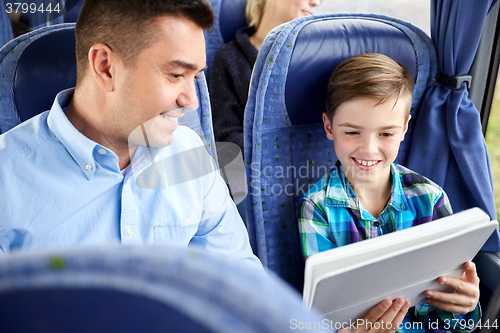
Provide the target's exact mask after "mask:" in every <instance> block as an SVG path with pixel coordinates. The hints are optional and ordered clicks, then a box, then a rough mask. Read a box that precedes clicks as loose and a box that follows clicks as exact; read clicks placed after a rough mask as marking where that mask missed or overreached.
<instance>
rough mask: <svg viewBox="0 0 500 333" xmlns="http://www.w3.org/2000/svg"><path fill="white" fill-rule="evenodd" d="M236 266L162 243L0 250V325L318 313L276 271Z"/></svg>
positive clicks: (66, 327) (95, 328)
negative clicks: (269, 272)
mask: <svg viewBox="0 0 500 333" xmlns="http://www.w3.org/2000/svg"><path fill="white" fill-rule="evenodd" d="M235 267H238V266H237V265H235V263H234V262H228V261H226V260H224V259H223V258H222V257H219V256H215V255H214V254H211V253H207V252H206V251H203V252H202V251H200V250H197V249H195V248H177V247H166V246H127V247H124V246H121V245H119V244H116V245H107V246H100V247H72V248H64V249H51V250H42V251H36V252H34V251H32V252H17V253H12V254H10V255H8V256H4V257H1V258H0V327H2V332H6V333H7V332H53V333H57V332H75V333H78V332H82V333H83V332H166V333H168V332H171V333H174V332H185V333H190V332H192V333H205V332H207V333H208V332H213V333H215V332H217V333H224V332H226V333H232V332H249V333H252V332H254V333H282V332H287V331H289V330H290V327H291V326H290V325H291V319H294V320H296V321H297V322H302V323H305V322H310V323H312V322H314V321H317V322H319V321H320V319H319V317H316V315H315V314H314V313H309V312H308V311H307V310H305V309H304V308H303V307H302V300H301V297H300V295H298V294H297V293H296V292H295V291H294V290H293V289H292V288H290V287H289V286H288V285H286V284H285V283H283V282H282V281H280V280H279V279H277V278H276V277H272V276H271V277H269V278H267V277H265V276H264V275H263V274H260V273H259V272H256V271H253V270H249V269H247V268H246V267H239V268H240V269H235ZM313 331H314V332H318V331H320V330H319V329H317V330H313ZM321 331H322V332H323V330H321ZM324 331H326V330H324ZM329 332H331V331H329Z"/></svg>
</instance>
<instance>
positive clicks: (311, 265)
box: [303, 208, 498, 325]
mask: <svg viewBox="0 0 500 333" xmlns="http://www.w3.org/2000/svg"><path fill="white" fill-rule="evenodd" d="M497 225H498V222H497V221H490V218H489V216H488V215H487V214H486V213H484V212H483V211H482V210H481V209H479V208H472V209H469V210H466V211H463V212H460V213H457V214H454V215H451V216H447V217H445V218H442V219H439V220H435V221H432V222H428V223H425V224H423V225H419V226H416V227H412V228H409V229H405V230H401V231H398V232H393V233H390V234H387V235H384V236H379V237H376V238H372V239H368V240H365V241H362V242H358V243H353V244H349V245H346V246H343V247H340V248H336V249H332V250H329V251H325V252H321V253H318V254H315V255H312V256H310V257H309V258H308V259H307V260H306V268H305V278H304V294H303V297H304V304H305V305H306V306H307V307H308V308H310V307H314V308H316V309H317V310H318V311H319V312H320V313H321V314H322V315H323V316H324V317H325V318H328V319H329V320H333V322H334V323H339V325H342V323H349V322H350V320H352V321H355V320H356V319H358V318H361V317H362V316H363V315H364V314H365V313H366V312H367V311H368V310H370V309H371V308H372V307H373V306H375V305H376V304H377V303H379V302H380V301H382V300H383V299H384V298H390V299H395V298H397V297H403V298H404V299H407V300H409V301H410V302H411V304H412V306H413V305H417V304H420V303H422V302H424V301H425V296H424V291H425V290H427V289H433V290H445V287H443V286H442V285H440V284H439V283H438V282H437V278H438V277H440V276H441V275H448V276H455V277H460V276H461V275H462V274H463V264H464V263H465V262H466V261H468V260H471V259H472V258H474V256H475V255H476V254H477V252H478V251H479V250H480V249H481V247H482V246H483V244H484V243H485V242H486V240H487V239H488V237H489V236H490V235H491V233H492V232H493V231H494V230H495V228H496V227H497Z"/></svg>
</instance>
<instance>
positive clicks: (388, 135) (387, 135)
mask: <svg viewBox="0 0 500 333" xmlns="http://www.w3.org/2000/svg"><path fill="white" fill-rule="evenodd" d="M381 135H382V136H384V137H390V136H393V135H394V134H392V133H382V134H381Z"/></svg>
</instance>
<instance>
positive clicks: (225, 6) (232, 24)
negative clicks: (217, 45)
mask: <svg viewBox="0 0 500 333" xmlns="http://www.w3.org/2000/svg"><path fill="white" fill-rule="evenodd" d="M245 6H246V0H223V1H222V4H221V9H220V17H219V27H220V32H221V34H222V39H224V43H228V42H230V41H232V40H233V39H234V35H235V34H236V30H238V29H240V28H243V27H246V26H247V25H248V24H247V21H246V18H245Z"/></svg>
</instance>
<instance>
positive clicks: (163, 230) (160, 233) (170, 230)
mask: <svg viewBox="0 0 500 333" xmlns="http://www.w3.org/2000/svg"><path fill="white" fill-rule="evenodd" d="M199 224H200V216H199V214H193V215H190V216H188V217H186V218H183V219H181V220H178V221H175V222H174V223H166V224H162V225H156V226H154V242H155V244H178V245H185V246H187V245H188V244H189V242H190V241H191V238H193V236H194V235H195V234H196V232H197V231H198V226H199Z"/></svg>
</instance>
